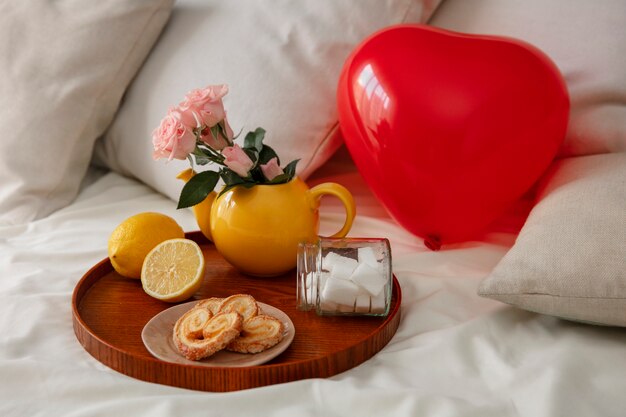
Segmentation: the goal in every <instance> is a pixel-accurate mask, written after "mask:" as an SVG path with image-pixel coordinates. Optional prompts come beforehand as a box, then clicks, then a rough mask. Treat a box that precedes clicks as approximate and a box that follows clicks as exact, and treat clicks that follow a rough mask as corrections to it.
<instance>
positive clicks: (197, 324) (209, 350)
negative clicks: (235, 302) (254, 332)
mask: <svg viewBox="0 0 626 417" xmlns="http://www.w3.org/2000/svg"><path fill="white" fill-rule="evenodd" d="M242 326H243V320H242V318H241V316H240V315H239V314H238V313H235V312H233V313H218V314H216V315H215V316H213V314H212V313H211V311H210V310H209V309H207V308H203V307H196V308H192V309H191V310H189V311H188V312H187V313H185V314H184V315H183V316H182V317H181V318H180V319H178V321H177V322H176V324H175V325H174V334H173V339H174V345H175V346H176V348H177V349H178V351H179V352H180V353H181V354H182V355H183V356H184V357H186V358H187V359H189V360H193V361H196V360H199V359H202V358H206V357H208V356H211V355H212V354H214V353H215V352H217V351H219V350H222V349H224V347H226V346H227V345H228V344H229V343H230V342H232V341H233V340H234V339H235V338H236V337H237V336H239V333H240V332H241V330H242Z"/></svg>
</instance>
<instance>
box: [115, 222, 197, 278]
mask: <svg viewBox="0 0 626 417" xmlns="http://www.w3.org/2000/svg"><path fill="white" fill-rule="evenodd" d="M184 237H185V232H184V231H183V229H182V228H181V227H180V226H179V225H178V223H176V221H175V220H174V219H172V218H171V217H169V216H166V215H165V214H161V213H152V212H146V213H139V214H136V215H134V216H131V217H129V218H128V219H126V220H124V221H123V222H122V223H120V224H119V225H118V226H117V227H116V228H115V230H113V233H111V237H110V238H109V246H108V249H109V259H110V260H111V265H113V268H114V269H115V270H116V271H117V273H118V274H120V275H123V276H125V277H128V278H140V277H141V267H142V265H143V261H144V259H145V258H146V255H147V254H148V252H150V251H151V250H152V249H153V248H154V247H155V246H156V245H158V244H159V243H161V242H163V241H166V240H168V239H176V238H184Z"/></svg>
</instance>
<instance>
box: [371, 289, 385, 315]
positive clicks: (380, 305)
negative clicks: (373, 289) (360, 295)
mask: <svg viewBox="0 0 626 417" xmlns="http://www.w3.org/2000/svg"><path fill="white" fill-rule="evenodd" d="M386 293H387V291H381V292H380V294H378V295H377V296H376V297H372V299H371V309H370V311H371V312H372V313H375V314H382V313H384V312H385V307H386V305H387V303H386V301H387V294H386Z"/></svg>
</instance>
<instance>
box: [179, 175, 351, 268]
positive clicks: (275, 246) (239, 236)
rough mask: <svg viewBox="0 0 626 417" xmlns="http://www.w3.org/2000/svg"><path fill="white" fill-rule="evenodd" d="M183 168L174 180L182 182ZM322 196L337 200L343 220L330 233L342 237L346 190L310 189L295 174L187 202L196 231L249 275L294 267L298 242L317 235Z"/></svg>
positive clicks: (347, 221)
mask: <svg viewBox="0 0 626 417" xmlns="http://www.w3.org/2000/svg"><path fill="white" fill-rule="evenodd" d="M193 174H194V172H193V171H192V170H191V169H188V170H185V171H183V172H181V173H180V174H179V175H178V178H179V179H182V180H184V181H188V180H189V179H190V178H191V177H192V176H193ZM324 195H333V196H335V197H337V198H339V200H341V202H342V203H343V205H344V207H345V210H346V219H345V222H344V225H343V227H342V228H341V230H339V231H338V232H337V233H335V234H334V235H332V236H331V237H344V236H346V234H347V233H348V232H349V231H350V228H351V227H352V222H353V220H354V216H355V211H356V210H355V205H354V199H353V198H352V194H350V192H349V191H348V190H347V189H346V188H345V187H343V186H341V185H339V184H336V183H323V184H319V185H317V186H315V187H313V188H311V189H309V187H308V186H307V185H306V184H305V183H304V181H302V180H301V179H300V178H298V177H294V178H293V179H292V180H291V181H290V182H288V183H284V184H273V185H255V186H254V187H251V188H245V187H241V186H238V187H234V188H231V189H230V190H228V191H227V192H225V193H224V194H222V195H221V196H219V197H218V198H216V196H217V194H216V193H215V192H212V193H210V194H209V196H208V197H207V198H206V200H204V201H203V202H202V203H200V204H197V205H195V206H194V207H193V210H194V214H195V216H196V220H197V222H198V226H199V227H200V230H201V231H202V233H203V234H204V235H205V236H206V237H207V238H209V239H211V240H212V241H213V243H214V244H215V247H216V248H217V250H218V252H219V253H220V254H221V255H222V256H223V257H224V258H225V259H226V260H227V261H228V262H229V263H230V264H232V265H233V266H234V267H235V268H237V269H238V270H240V271H241V272H244V273H246V274H249V275H256V276H276V275H281V274H283V273H285V272H288V271H289V270H291V269H293V268H294V267H295V266H296V256H297V250H298V243H300V242H303V241H308V242H312V241H314V240H316V239H317V238H318V231H319V211H318V209H319V205H320V199H321V198H322V196H324Z"/></svg>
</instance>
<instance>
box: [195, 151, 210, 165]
mask: <svg viewBox="0 0 626 417" xmlns="http://www.w3.org/2000/svg"><path fill="white" fill-rule="evenodd" d="M192 155H193V157H194V158H195V160H196V164H198V165H206V164H208V163H209V162H215V161H214V160H213V159H212V158H211V157H210V156H208V155H206V154H205V153H204V152H202V150H201V149H199V148H197V147H196V149H195V150H194V151H193V154H192Z"/></svg>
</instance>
